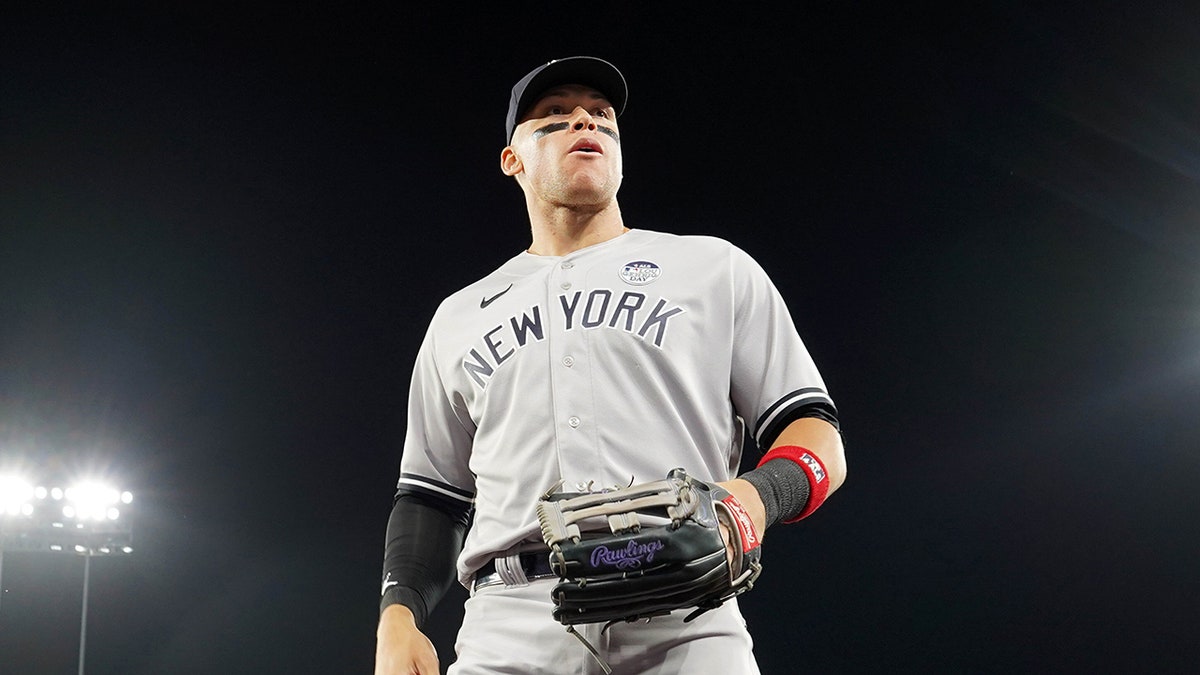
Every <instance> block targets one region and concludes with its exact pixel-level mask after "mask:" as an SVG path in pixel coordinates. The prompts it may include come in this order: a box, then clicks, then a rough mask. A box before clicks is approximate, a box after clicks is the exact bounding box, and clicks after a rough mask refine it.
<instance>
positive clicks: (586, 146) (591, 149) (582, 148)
mask: <svg viewBox="0 0 1200 675" xmlns="http://www.w3.org/2000/svg"><path fill="white" fill-rule="evenodd" d="M576 152H583V153H587V154H595V155H603V154H604V148H602V147H600V144H599V143H597V142H596V141H594V140H592V139H590V138H581V139H579V140H578V141H575V143H574V144H572V145H571V149H570V150H569V151H568V154H570V153H576Z"/></svg>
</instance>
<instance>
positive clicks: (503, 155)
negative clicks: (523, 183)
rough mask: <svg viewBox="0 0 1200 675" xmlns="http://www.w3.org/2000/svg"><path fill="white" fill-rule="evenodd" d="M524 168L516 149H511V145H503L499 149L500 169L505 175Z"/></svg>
mask: <svg viewBox="0 0 1200 675" xmlns="http://www.w3.org/2000/svg"><path fill="white" fill-rule="evenodd" d="M524 168H525V165H524V164H522V163H521V158H520V157H518V156H517V151H516V150H513V147H512V146H511V145H506V146H504V149H503V150H501V151H500V170H501V171H503V172H504V175H505V176H515V175H517V174H519V173H521V171H522V170H523V169H524Z"/></svg>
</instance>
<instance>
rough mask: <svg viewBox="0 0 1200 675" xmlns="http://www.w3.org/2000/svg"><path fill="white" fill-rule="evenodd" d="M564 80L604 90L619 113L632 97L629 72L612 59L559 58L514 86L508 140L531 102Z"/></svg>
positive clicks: (606, 96)
mask: <svg viewBox="0 0 1200 675" xmlns="http://www.w3.org/2000/svg"><path fill="white" fill-rule="evenodd" d="M560 84H581V85H583V86H585V87H591V88H592V89H595V90H596V91H598V92H600V93H601V94H604V97H605V98H607V99H608V101H609V102H610V103H612V106H613V110H616V111H617V116H620V115H621V113H622V112H623V111H624V110H625V100H626V99H628V98H629V90H628V89H627V88H626V86H625V76H624V75H622V74H621V71H619V70H617V67H616V66H614V65H613V64H611V63H609V62H608V61H605V60H604V59H598V58H596V57H594V56H572V57H569V58H565V59H555V60H553V61H551V62H549V63H546V64H544V65H541V66H538V67H537V68H534V69H533V70H532V71H530V72H529V74H528V75H526V76H525V77H522V78H521V80H520V81H519V82H517V83H516V84H515V85H514V86H513V89H512V98H511V99H510V100H509V102H508V119H507V120H505V131H506V132H507V134H506V135H505V138H506V139H508V142H510V143H511V142H512V136H513V130H514V129H516V128H517V125H518V124H520V123H521V118H522V117H523V116H524V115H525V113H526V112H528V111H529V108H530V106H532V105H533V104H534V103H537V100H538V99H539V98H540V97H541V95H542V94H543V93H544V92H545V91H546V90H547V89H550V88H551V87H557V86H558V85H560Z"/></svg>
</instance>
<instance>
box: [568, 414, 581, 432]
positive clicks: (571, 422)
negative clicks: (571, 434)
mask: <svg viewBox="0 0 1200 675" xmlns="http://www.w3.org/2000/svg"><path fill="white" fill-rule="evenodd" d="M567 424H569V425H571V428H572V429H575V428H576V427H578V426H579V418H578V417H575V416H574V415H572V416H570V417H568V418H567Z"/></svg>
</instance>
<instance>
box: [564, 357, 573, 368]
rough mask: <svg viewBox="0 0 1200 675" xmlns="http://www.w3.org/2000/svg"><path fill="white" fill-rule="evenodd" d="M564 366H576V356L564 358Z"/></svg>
mask: <svg viewBox="0 0 1200 675" xmlns="http://www.w3.org/2000/svg"><path fill="white" fill-rule="evenodd" d="M563 365H564V366H566V367H568V368H570V367H571V366H573V365H575V357H574V356H564V357H563Z"/></svg>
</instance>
